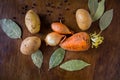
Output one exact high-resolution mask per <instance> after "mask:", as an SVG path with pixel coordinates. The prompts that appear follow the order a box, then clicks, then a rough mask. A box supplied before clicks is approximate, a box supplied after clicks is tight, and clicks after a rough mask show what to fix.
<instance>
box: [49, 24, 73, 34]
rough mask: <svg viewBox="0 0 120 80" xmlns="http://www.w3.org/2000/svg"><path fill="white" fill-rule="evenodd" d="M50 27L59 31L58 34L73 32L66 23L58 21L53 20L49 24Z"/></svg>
mask: <svg viewBox="0 0 120 80" xmlns="http://www.w3.org/2000/svg"><path fill="white" fill-rule="evenodd" d="M51 28H52V30H53V31H55V32H57V33H59V34H73V32H71V31H70V30H69V29H68V28H67V26H66V25H64V24H62V23H60V22H54V23H52V24H51Z"/></svg>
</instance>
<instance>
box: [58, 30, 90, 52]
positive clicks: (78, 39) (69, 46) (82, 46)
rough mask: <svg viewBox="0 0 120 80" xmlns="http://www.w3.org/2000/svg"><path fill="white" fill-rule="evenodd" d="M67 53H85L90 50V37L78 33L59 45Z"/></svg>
mask: <svg viewBox="0 0 120 80" xmlns="http://www.w3.org/2000/svg"><path fill="white" fill-rule="evenodd" d="M60 47H61V48H63V49H65V50H68V51H86V50H88V49H89V48H90V37H89V35H88V34H87V33H86V32H79V33H76V34H73V36H71V37H69V38H67V39H66V40H64V41H62V42H61V43H60Z"/></svg>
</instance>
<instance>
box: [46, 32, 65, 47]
mask: <svg viewBox="0 0 120 80" xmlns="http://www.w3.org/2000/svg"><path fill="white" fill-rule="evenodd" d="M63 37H65V35H61V34H59V33H56V32H51V33H49V34H47V36H46V38H45V42H46V45H49V46H56V45H58V44H59V42H60V41H61V39H62V38H63Z"/></svg>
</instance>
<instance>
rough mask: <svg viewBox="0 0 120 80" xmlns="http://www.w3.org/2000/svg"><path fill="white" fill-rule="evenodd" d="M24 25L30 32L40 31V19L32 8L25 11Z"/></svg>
mask: <svg viewBox="0 0 120 80" xmlns="http://www.w3.org/2000/svg"><path fill="white" fill-rule="evenodd" d="M25 25H26V27H27V29H28V31H29V32H30V33H32V34H35V33H38V32H39V31H40V19H39V16H38V15H37V14H36V13H35V12H34V11H33V10H29V11H28V12H27V13H26V16H25Z"/></svg>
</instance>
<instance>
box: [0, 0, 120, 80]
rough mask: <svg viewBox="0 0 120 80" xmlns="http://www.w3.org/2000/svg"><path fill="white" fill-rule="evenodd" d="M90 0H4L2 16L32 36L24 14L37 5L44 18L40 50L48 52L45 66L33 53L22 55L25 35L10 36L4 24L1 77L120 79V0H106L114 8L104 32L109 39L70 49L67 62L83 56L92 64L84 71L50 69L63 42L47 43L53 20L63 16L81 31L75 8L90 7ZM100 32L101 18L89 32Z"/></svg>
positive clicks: (9, 79) (0, 7)
mask: <svg viewBox="0 0 120 80" xmlns="http://www.w3.org/2000/svg"><path fill="white" fill-rule="evenodd" d="M87 2H88V0H0V19H2V18H10V19H12V20H14V21H15V22H16V23H18V24H19V25H20V27H21V29H22V31H23V34H22V38H23V39H24V38H26V37H28V36H32V34H30V33H29V31H28V30H27V28H26V26H25V23H24V18H25V13H26V11H28V10H29V9H34V10H35V11H36V12H37V13H38V14H39V16H40V19H41V31H40V33H38V34H36V35H37V36H40V37H41V39H42V40H43V41H42V45H41V47H40V50H41V51H42V52H43V55H44V62H43V65H42V67H41V69H38V68H37V67H36V66H35V65H34V64H33V62H32V60H31V57H30V56H25V55H22V54H21V52H20V50H19V48H20V44H21V42H22V40H21V39H10V38H9V37H7V36H6V34H5V33H4V32H3V31H2V29H1V28H0V80H120V60H119V59H120V43H119V41H120V20H119V18H120V0H106V4H105V5H106V10H109V9H111V8H113V9H114V18H113V20H112V23H111V25H110V26H109V28H107V29H106V30H105V31H104V32H103V33H102V36H104V38H105V40H104V43H103V44H102V45H100V46H99V48H97V49H89V50H88V51H85V52H71V51H66V56H65V59H64V61H63V62H65V61H67V60H70V59H82V60H84V61H86V62H88V63H90V64H91V65H90V66H89V67H86V68H84V69H83V70H80V71H75V72H67V71H64V70H62V69H60V68H59V66H58V67H56V68H54V69H52V70H50V71H48V63H49V59H50V56H51V54H52V52H53V51H54V50H55V49H57V48H58V47H59V46H56V47H50V46H46V45H45V42H44V37H45V36H46V34H47V33H48V32H51V31H52V30H51V28H50V24H51V23H52V22H54V21H59V19H61V20H62V22H63V23H64V24H66V25H67V26H68V27H69V28H70V29H71V30H73V31H75V32H80V31H81V30H80V29H79V28H78V26H77V23H76V20H75V11H76V10H77V9H78V8H84V9H86V10H88V5H87ZM94 31H97V32H99V26H98V21H97V22H95V23H93V24H92V26H91V28H90V29H89V30H88V31H86V32H88V33H90V32H92V33H93V32H94Z"/></svg>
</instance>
